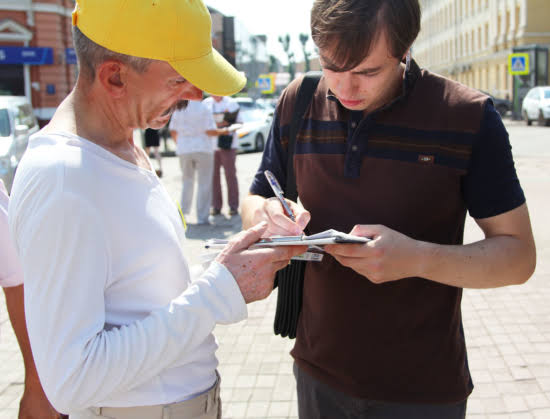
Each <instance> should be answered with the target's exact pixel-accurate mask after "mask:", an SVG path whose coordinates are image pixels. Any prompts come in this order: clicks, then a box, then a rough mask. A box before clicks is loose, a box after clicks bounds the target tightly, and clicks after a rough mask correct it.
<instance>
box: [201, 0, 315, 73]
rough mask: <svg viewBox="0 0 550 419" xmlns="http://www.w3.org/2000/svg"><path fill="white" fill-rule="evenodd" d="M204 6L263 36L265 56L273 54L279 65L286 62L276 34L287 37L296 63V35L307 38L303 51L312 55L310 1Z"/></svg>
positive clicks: (212, 0)
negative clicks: (288, 36) (307, 51)
mask: <svg viewBox="0 0 550 419" xmlns="http://www.w3.org/2000/svg"><path fill="white" fill-rule="evenodd" d="M205 3H206V4H207V5H208V6H211V7H213V8H215V9H217V10H218V11H220V12H221V13H223V14H224V15H227V16H235V17H236V18H237V19H239V20H240V21H241V22H242V23H243V24H244V26H245V27H246V29H247V30H248V31H249V32H250V34H252V35H267V48H268V51H269V54H272V55H275V56H276V57H277V58H279V60H281V63H283V64H286V63H287V62H288V60H287V57H286V54H285V52H284V50H283V47H282V46H281V44H280V43H279V41H278V38H279V35H286V34H287V33H288V34H290V46H291V49H292V51H293V52H294V57H295V60H296V61H302V60H303V53H302V46H301V44H300V40H299V38H298V36H299V34H300V33H307V34H308V35H309V37H310V40H309V42H308V44H307V48H308V50H309V51H310V52H313V49H314V47H313V42H312V41H311V33H310V30H309V12H310V10H311V6H312V4H313V0H269V1H268V0H205Z"/></svg>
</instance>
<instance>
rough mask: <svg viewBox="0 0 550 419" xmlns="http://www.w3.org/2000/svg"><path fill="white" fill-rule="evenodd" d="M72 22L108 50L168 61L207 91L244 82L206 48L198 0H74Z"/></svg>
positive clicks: (205, 20)
mask: <svg viewBox="0 0 550 419" xmlns="http://www.w3.org/2000/svg"><path fill="white" fill-rule="evenodd" d="M73 25H74V26H77V27H78V28H79V29H80V31H81V32H82V33H83V34H84V35H86V36H87V37H88V38H90V39H91V40H92V41H94V42H95V43H96V44H98V45H101V46H102V47H104V48H107V49H109V50H111V51H114V52H118V53H120V54H126V55H131V56H134V57H142V58H150V59H155V60H161V61H166V62H168V63H169V64H170V65H171V66H172V67H174V69H175V70H176V71H177V72H178V73H179V74H180V75H182V76H183V77H185V78H186V79H187V80H189V81H190V82H191V83H192V84H193V85H194V86H196V87H198V88H199V89H201V90H204V91H205V92H207V93H210V94H213V95H219V96H229V95H232V94H234V93H237V92H238V91H240V90H241V89H242V88H243V87H244V85H245V83H246V77H245V76H244V75H243V74H242V73H240V72H239V71H237V70H236V69H235V68H234V67H233V66H232V65H231V64H229V62H227V61H226V60H225V58H223V57H222V56H221V54H220V53H219V52H218V51H216V50H215V49H214V48H212V39H211V34H212V32H211V31H212V20H211V18H210V13H209V12H208V9H207V8H206V6H205V5H204V3H203V1H202V0H76V5H75V9H74V11H73Z"/></svg>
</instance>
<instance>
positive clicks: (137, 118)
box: [128, 61, 202, 129]
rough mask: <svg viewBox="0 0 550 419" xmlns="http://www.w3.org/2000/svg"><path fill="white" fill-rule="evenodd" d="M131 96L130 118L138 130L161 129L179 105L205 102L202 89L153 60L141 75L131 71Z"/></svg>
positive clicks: (168, 67) (168, 65) (129, 79)
mask: <svg viewBox="0 0 550 419" xmlns="http://www.w3.org/2000/svg"><path fill="white" fill-rule="evenodd" d="M128 93H129V94H128V98H129V102H130V112H131V113H132V118H131V119H132V120H133V121H134V123H133V125H135V126H136V127H139V128H154V129H159V128H162V127H163V126H165V125H166V124H167V123H168V121H169V120H170V116H171V115H172V113H173V112H174V110H176V108H177V105H178V102H180V101H181V100H201V99H202V90H200V89H198V88H196V87H195V86H193V85H192V84H191V83H190V82H189V81H187V80H186V79H184V78H183V77H182V76H180V75H179V73H177V72H176V70H174V69H173V68H172V66H170V64H168V63H166V62H162V61H154V62H153V63H152V64H151V65H150V66H149V67H148V69H147V70H146V71H145V72H144V73H141V74H140V73H137V72H135V71H130V74H129V76H128Z"/></svg>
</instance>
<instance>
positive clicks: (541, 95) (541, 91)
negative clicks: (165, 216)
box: [521, 86, 550, 126]
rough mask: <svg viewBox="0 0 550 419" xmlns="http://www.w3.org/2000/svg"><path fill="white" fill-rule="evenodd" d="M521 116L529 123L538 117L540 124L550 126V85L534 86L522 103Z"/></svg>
mask: <svg viewBox="0 0 550 419" xmlns="http://www.w3.org/2000/svg"><path fill="white" fill-rule="evenodd" d="M521 116H522V117H523V120H524V121H525V122H526V123H527V125H531V123H532V122H533V121H534V120H535V119H536V120H537V121H538V123H539V125H546V126H550V86H537V87H533V88H532V89H531V90H529V91H528V92H527V95H526V96H525V97H524V98H523V103H522V104H521Z"/></svg>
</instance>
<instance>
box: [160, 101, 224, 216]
mask: <svg viewBox="0 0 550 419" xmlns="http://www.w3.org/2000/svg"><path fill="white" fill-rule="evenodd" d="M168 128H169V129H170V135H171V136H172V138H173V139H174V141H175V142H176V154H177V155H178V157H179V161H180V168H181V173H182V180H183V185H182V191H181V210H182V212H183V214H184V215H187V214H189V213H190V212H191V204H192V201H193V192H194V189H195V175H196V178H197V222H198V224H208V215H209V213H210V203H211V201H212V173H213V169H214V142H215V140H216V139H217V136H218V135H223V134H226V135H227V134H229V131H228V128H217V126H216V122H215V121H214V116H213V115H212V112H211V110H210V108H209V107H208V106H207V105H206V104H204V103H203V102H199V101H191V102H189V103H188V104H187V106H186V107H183V106H182V107H181V109H177V110H176V111H175V112H174V114H173V115H172V119H170V124H169V127H168Z"/></svg>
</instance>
